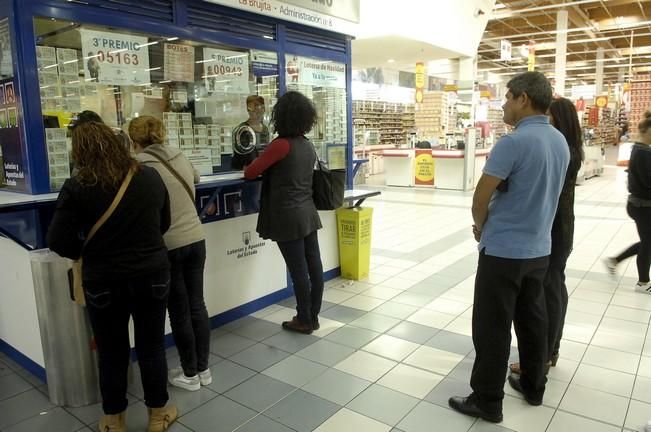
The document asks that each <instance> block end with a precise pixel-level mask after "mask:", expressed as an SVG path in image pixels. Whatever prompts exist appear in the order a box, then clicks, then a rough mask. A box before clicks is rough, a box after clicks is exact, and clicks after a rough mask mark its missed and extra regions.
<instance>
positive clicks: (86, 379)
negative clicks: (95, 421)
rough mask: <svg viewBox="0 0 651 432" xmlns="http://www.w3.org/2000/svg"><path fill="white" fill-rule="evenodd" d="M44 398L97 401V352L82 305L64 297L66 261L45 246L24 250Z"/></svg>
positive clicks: (66, 403)
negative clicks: (38, 335) (38, 340)
mask: <svg viewBox="0 0 651 432" xmlns="http://www.w3.org/2000/svg"><path fill="white" fill-rule="evenodd" d="M30 260H31V265H32V278H33V279H34V295H35V297H36V309H37V313H38V325H39V328H40V331H41V344H42V345H43V357H44V360H45V373H46V376H47V385H48V391H49V394H50V401H52V403H54V404H56V405H63V406H69V407H79V406H85V405H91V404H94V403H97V402H99V401H100V400H101V397H100V392H99V379H98V372H97V351H96V350H95V348H94V342H93V333H92V331H91V327H90V321H89V319H88V313H87V312H86V309H85V308H84V307H81V306H79V305H77V304H76V303H74V302H73V301H72V300H71V298H70V289H69V285H68V269H69V268H70V267H71V263H70V260H68V259H65V258H61V257H60V256H59V255H57V254H56V253H54V252H52V251H50V250H49V249H39V250H35V251H32V252H30Z"/></svg>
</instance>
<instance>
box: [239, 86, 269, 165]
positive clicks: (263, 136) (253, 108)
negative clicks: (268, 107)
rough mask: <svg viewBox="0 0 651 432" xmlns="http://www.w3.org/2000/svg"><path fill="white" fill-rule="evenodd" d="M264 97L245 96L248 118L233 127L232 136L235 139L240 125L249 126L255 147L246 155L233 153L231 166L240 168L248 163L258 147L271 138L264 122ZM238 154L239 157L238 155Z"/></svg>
mask: <svg viewBox="0 0 651 432" xmlns="http://www.w3.org/2000/svg"><path fill="white" fill-rule="evenodd" d="M264 109H265V106H264V98H263V97H262V96H257V95H251V96H248V97H247V98H246V111H247V113H248V114H249V118H248V119H246V120H245V121H243V122H242V123H240V124H239V125H237V126H236V127H235V129H233V134H232V137H233V139H236V136H237V135H238V132H237V131H238V130H239V129H240V128H241V127H242V126H248V127H250V128H251V129H252V130H253V132H254V133H255V143H256V149H255V150H254V151H253V152H252V153H250V154H247V155H236V154H235V153H233V161H232V168H233V169H238V170H239V169H242V168H243V167H244V166H245V165H248V164H250V163H251V162H252V161H253V159H254V158H256V157H257V156H258V149H261V148H264V147H265V146H266V145H267V144H268V143H269V141H270V140H271V134H270V133H269V128H268V127H267V125H265V124H264V122H263V119H264ZM238 156H239V157H238Z"/></svg>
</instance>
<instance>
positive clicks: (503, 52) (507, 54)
mask: <svg viewBox="0 0 651 432" xmlns="http://www.w3.org/2000/svg"><path fill="white" fill-rule="evenodd" d="M512 48H513V47H512V45H511V42H510V41H508V40H506V39H502V40H501V41H500V60H501V61H511V58H512V57H511V55H512V54H511V50H512Z"/></svg>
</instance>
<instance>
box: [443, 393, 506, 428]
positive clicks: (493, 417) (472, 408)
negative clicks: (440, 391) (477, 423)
mask: <svg viewBox="0 0 651 432" xmlns="http://www.w3.org/2000/svg"><path fill="white" fill-rule="evenodd" d="M448 405H450V408H452V409H453V410H455V411H459V412H460V413H462V414H465V415H469V416H473V417H479V418H482V419H484V420H486V421H489V422H491V423H500V422H501V421H502V419H503V418H504V417H503V416H502V413H489V412H487V411H484V410H483V409H481V408H479V405H477V399H476V397H474V394H471V395H470V396H468V397H461V396H453V397H451V398H450V399H448Z"/></svg>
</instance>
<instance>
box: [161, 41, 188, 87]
mask: <svg viewBox="0 0 651 432" xmlns="http://www.w3.org/2000/svg"><path fill="white" fill-rule="evenodd" d="M164 52H165V60H164V65H163V68H164V71H163V76H164V77H165V78H164V79H165V80H169V81H182V82H194V47H193V46H189V45H179V44H169V43H166V44H165V46H164Z"/></svg>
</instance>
